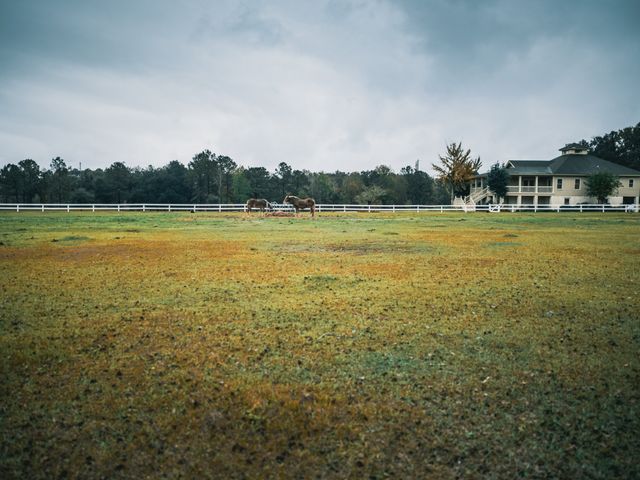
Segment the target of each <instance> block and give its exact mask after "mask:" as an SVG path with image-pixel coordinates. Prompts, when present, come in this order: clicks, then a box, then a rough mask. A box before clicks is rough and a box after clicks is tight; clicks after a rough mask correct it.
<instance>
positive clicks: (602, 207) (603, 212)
mask: <svg viewBox="0 0 640 480" xmlns="http://www.w3.org/2000/svg"><path fill="white" fill-rule="evenodd" d="M602 213H604V203H603V204H602Z"/></svg>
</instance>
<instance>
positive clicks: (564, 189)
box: [470, 143, 640, 205]
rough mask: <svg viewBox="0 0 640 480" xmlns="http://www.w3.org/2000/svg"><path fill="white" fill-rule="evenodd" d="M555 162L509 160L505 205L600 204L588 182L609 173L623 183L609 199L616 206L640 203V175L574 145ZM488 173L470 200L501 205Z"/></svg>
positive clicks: (476, 179) (473, 188) (480, 177)
mask: <svg viewBox="0 0 640 480" xmlns="http://www.w3.org/2000/svg"><path fill="white" fill-rule="evenodd" d="M560 152H561V153H562V155H560V156H559V157H556V158H554V159H552V160H509V161H508V162H507V164H506V168H507V172H509V184H508V188H507V195H506V197H505V198H504V203H505V204H508V205H577V204H580V203H596V201H597V200H596V199H595V198H592V197H589V196H588V195H587V179H588V178H589V176H590V175H592V174H594V173H597V172H609V173H612V174H614V175H616V176H617V177H618V178H619V179H620V183H621V185H620V187H619V188H618V190H617V191H616V192H615V193H614V194H613V195H612V196H611V197H609V203H611V204H612V205H620V204H638V203H639V202H640V172H639V171H637V170H633V169H631V168H628V167H624V166H622V165H618V164H616V163H612V162H609V161H607V160H604V159H602V158H599V157H596V156H594V155H591V154H590V153H589V149H588V148H585V147H583V146H582V145H578V144H576V143H572V144H569V145H566V146H564V147H563V148H561V149H560ZM486 187H487V173H483V174H479V175H477V176H476V177H474V179H473V180H472V182H471V193H470V198H471V199H473V201H474V202H475V203H499V202H498V200H499V199H498V198H496V196H495V194H494V193H493V192H491V191H490V190H488V189H487V188H486Z"/></svg>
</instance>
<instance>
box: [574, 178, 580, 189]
mask: <svg viewBox="0 0 640 480" xmlns="http://www.w3.org/2000/svg"><path fill="white" fill-rule="evenodd" d="M575 189H576V190H580V179H579V178H576V183H575Z"/></svg>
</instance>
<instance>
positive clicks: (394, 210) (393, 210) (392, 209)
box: [391, 203, 396, 213]
mask: <svg viewBox="0 0 640 480" xmlns="http://www.w3.org/2000/svg"><path fill="white" fill-rule="evenodd" d="M391 211H392V212H393V213H396V204H395V203H394V204H393V205H391Z"/></svg>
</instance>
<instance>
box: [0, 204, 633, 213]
mask: <svg viewBox="0 0 640 480" xmlns="http://www.w3.org/2000/svg"><path fill="white" fill-rule="evenodd" d="M271 205H272V210H274V211H280V212H292V211H293V208H292V207H291V205H288V204H287V205H283V204H277V203H272V204H271ZM0 211H14V212H26V211H40V212H49V211H63V212H72V211H91V212H106V211H109V212H113V211H116V212H194V213H195V212H244V211H246V206H245V204H244V203H206V204H203V203H171V204H167V203H120V204H112V203H0ZM253 211H257V209H255V208H254V209H253ZM316 211H317V212H392V213H393V212H418V213H419V212H442V213H443V212H494V213H497V212H580V213H582V212H627V213H632V212H633V213H638V212H639V211H640V206H639V205H638V204H632V205H607V204H604V205H603V204H581V205H497V204H494V205H492V204H488V205H463V204H460V205H359V204H332V203H322V204H317V205H316Z"/></svg>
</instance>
